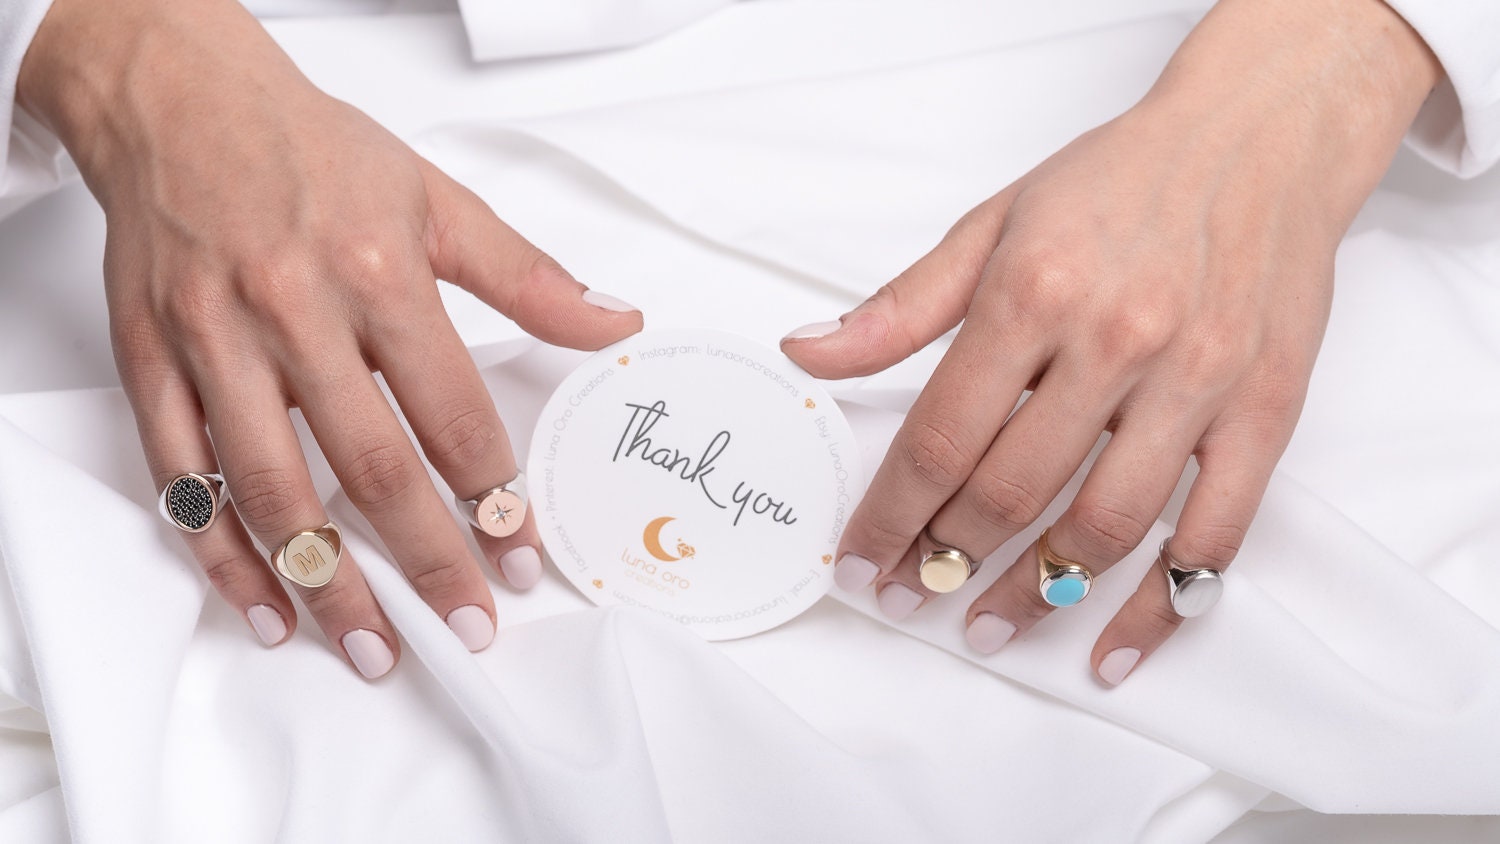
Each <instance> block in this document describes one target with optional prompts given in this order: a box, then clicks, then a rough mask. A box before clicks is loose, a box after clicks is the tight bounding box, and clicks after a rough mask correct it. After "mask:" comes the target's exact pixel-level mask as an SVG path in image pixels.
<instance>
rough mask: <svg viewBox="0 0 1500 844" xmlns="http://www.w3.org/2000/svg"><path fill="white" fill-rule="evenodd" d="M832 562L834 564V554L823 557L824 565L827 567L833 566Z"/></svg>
mask: <svg viewBox="0 0 1500 844" xmlns="http://www.w3.org/2000/svg"><path fill="white" fill-rule="evenodd" d="M832 562H833V555H832V554H824V555H823V565H825V566H826V565H829V564H831V563H832Z"/></svg>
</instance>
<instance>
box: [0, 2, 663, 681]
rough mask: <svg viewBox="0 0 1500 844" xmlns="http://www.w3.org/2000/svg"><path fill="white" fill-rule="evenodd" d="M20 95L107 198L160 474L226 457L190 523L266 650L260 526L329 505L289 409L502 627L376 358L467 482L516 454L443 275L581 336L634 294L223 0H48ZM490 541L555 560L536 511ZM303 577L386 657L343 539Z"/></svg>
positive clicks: (517, 315) (459, 619)
mask: <svg viewBox="0 0 1500 844" xmlns="http://www.w3.org/2000/svg"><path fill="white" fill-rule="evenodd" d="M19 96H20V98H21V102H22V105H23V106H25V107H26V108H27V109H28V110H30V111H32V112H33V113H34V114H36V115H37V116H39V117H40V118H41V119H43V120H44V121H46V122H47V123H48V124H49V125H50V126H51V127H52V128H53V129H54V130H55V131H56V132H57V133H58V135H59V137H60V138H62V140H63V142H64V143H65V144H66V145H67V147H68V149H69V150H70V152H71V153H72V154H73V156H74V158H75V160H76V161H77V163H78V165H79V168H80V170H81V171H82V173H83V175H84V179H85V181H86V182H87V183H88V185H89V187H90V189H91V190H92V191H93V192H94V194H95V195H96V196H97V197H98V199H99V201H100V203H101V204H102V205H103V207H104V211H105V216H106V220H107V223H108V239H107V247H106V256H105V281H106V286H107V292H108V302H109V309H110V319H111V329H112V333H113V337H114V345H115V356H116V360H117V362H118V364H119V368H120V376H121V379H122V381H123V383H124V386H125V390H126V393H127V394H128V396H129V397H130V401H131V404H132V405H133V406H134V408H135V413H136V421H137V423H138V425H139V428H140V433H141V439H142V441H143V444H144V446H145V450H146V456H147V460H148V463H149V464H150V467H151V472H152V475H153V477H154V478H155V480H156V483H157V489H161V488H162V486H163V485H165V484H166V482H167V481H168V480H169V479H170V478H172V477H174V476H176V475H178V474H181V473H183V472H197V473H200V474H201V473H208V472H217V471H222V473H223V475H224V476H225V479H226V481H227V484H228V488H229V492H230V495H231V497H232V500H233V503H234V508H233V511H232V512H234V513H236V514H237V515H238V517H239V518H238V520H236V519H235V518H233V517H232V516H231V517H226V518H222V519H221V520H220V521H218V522H216V523H215V524H213V525H212V526H211V527H210V528H209V529H208V530H206V531H204V532H202V533H199V534H185V535H184V536H185V538H186V540H187V542H188V544H189V545H190V546H191V548H192V550H193V553H194V555H195V556H196V557H197V558H198V560H199V562H201V563H202V565H203V567H204V569H205V571H206V572H207V573H208V576H209V579H210V580H211V581H212V582H213V584H214V586H215V587H216V588H217V589H218V591H219V592H220V594H222V595H223V596H224V598H225V599H226V600H228V601H229V602H230V603H231V604H232V605H233V606H234V607H235V608H236V609H238V610H240V611H241V612H242V613H244V614H245V615H246V618H247V620H248V621H249V622H250V623H251V625H252V626H253V627H254V629H255V631H256V633H258V634H259V635H260V637H261V639H262V640H264V641H265V643H266V644H268V645H271V644H276V643H277V642H280V641H282V640H284V639H285V638H286V637H287V636H288V635H290V633H291V631H292V629H293V628H294V626H295V621H296V614H295V612H294V610H293V607H292V604H291V601H290V600H289V598H288V596H287V593H286V591H285V590H284V589H283V587H282V585H281V583H280V582H279V581H278V579H277V577H276V576H275V574H273V572H272V570H271V569H270V568H269V567H268V565H267V563H266V558H265V556H263V555H262V554H261V553H260V552H258V551H257V550H256V549H255V547H254V546H253V545H252V544H251V543H250V539H249V536H248V535H247V534H246V531H245V529H246V528H248V529H249V531H250V533H251V534H253V535H254V536H255V537H256V538H258V539H259V540H260V542H261V543H262V545H263V546H264V547H266V548H268V549H275V548H277V547H279V546H280V545H281V544H282V543H283V542H285V541H286V540H287V539H288V538H290V537H291V536H292V535H293V534H295V533H297V532H299V531H303V530H308V529H312V528H316V527H318V526H320V525H322V524H324V523H325V522H327V521H328V517H327V514H326V513H324V511H323V507H322V504H321V503H320V501H319V499H318V496H317V495H316V493H315V492H314V489H313V484H312V481H311V478H310V476H309V472H308V468H307V465H306V463H305V462H304V460H303V456H302V451H301V448H300V445H299V443H298V439H297V435H296V433H295V432H294V429H293V427H292V422H291V419H290V418H289V416H288V413H287V411H288V408H291V407H298V408H301V410H302V413H303V415H304V416H305V418H306V420H307V423H308V426H309V427H310V428H311V430H312V432H313V434H314V435H315V436H316V438H317V441H318V444H319V446H320V447H321V448H322V450H323V452H324V455H325V456H326V457H327V459H328V462H329V464H330V465H331V466H332V468H333V470H334V472H335V473H336V474H337V476H338V478H339V480H340V481H341V482H342V484H343V487H344V489H345V491H346V492H347V493H348V495H349V497H350V499H351V500H352V501H353V502H354V503H355V504H356V505H357V506H358V507H359V508H360V510H361V511H362V512H363V513H364V514H365V515H366V516H367V517H368V518H369V520H370V522H371V524H373V525H374V527H375V529H376V530H377V531H378V532H379V534H380V536H381V538H382V539H383V540H384V541H385V543H386V545H387V546H388V547H389V548H390V549H391V552H392V553H393V554H394V555H395V558H396V560H397V561H398V562H399V563H400V565H401V567H402V569H403V570H404V571H405V573H406V575H407V577H408V578H409V579H410V580H411V582H412V584H413V585H414V586H415V587H416V589H417V591H418V592H419V593H420V594H421V595H422V596H423V598H424V599H425V600H426V601H427V603H428V604H429V605H430V606H431V607H432V609H433V610H434V611H436V612H437V613H438V614H439V615H440V616H441V617H443V618H444V619H446V620H447V621H448V623H449V624H450V626H452V627H453V629H454V631H455V632H456V633H457V634H458V636H459V637H460V639H462V641H463V643H464V644H465V645H467V646H468V647H469V648H470V649H471V650H478V649H479V648H482V647H484V646H485V645H487V644H488V643H489V641H490V639H491V638H492V636H493V635H494V629H495V625H494V613H495V610H494V605H493V602H492V601H491V598H490V592H489V589H488V587H487V585H486V583H485V579H484V576H483V574H482V572H481V571H480V569H479V568H477V567H476V566H475V563H474V560H473V558H472V556H471V555H470V553H469V551H468V549H467V547H466V544H465V542H464V538H463V534H462V533H461V531H460V527H459V525H458V524H456V523H455V522H454V520H453V517H452V515H451V513H450V512H449V510H448V507H447V505H446V504H445V503H444V499H443V497H442V496H441V495H440V494H439V492H438V490H436V489H435V488H434V487H433V485H432V484H431V483H430V482H429V480H428V476H427V473H426V470H425V469H424V467H423V465H422V462H421V459H420V458H419V457H418V455H417V452H416V450H415V449H414V448H413V446H412V443H411V441H410V440H409V439H408V437H407V435H406V434H405V432H404V431H403V430H402V427H401V424H400V421H399V420H398V418H397V415H396V414H395V413H394V412H393V410H392V408H391V406H390V404H389V403H388V402H387V401H386V398H385V396H384V395H382V392H381V389H380V387H379V385H378V384H377V382H376V380H375V379H374V378H373V377H372V375H371V372H372V371H373V370H379V371H380V372H381V373H382V374H383V375H384V378H385V381H386V383H387V385H388V386H389V387H390V391H391V393H392V394H394V396H395V398H396V400H397V402H398V403H399V404H400V407H401V411H402V413H403V415H404V416H405V419H406V421H407V422H408V423H409V424H410V426H411V429H412V431H413V432H414V433H415V435H416V438H417V441H418V442H419V443H420V444H421V447H422V450H423V452H424V453H425V454H426V455H427V458H428V460H430V461H431V463H432V465H433V466H434V467H435V468H436V469H437V470H438V472H440V473H441V474H442V476H443V478H444V480H445V481H446V482H447V484H448V485H449V486H450V487H451V488H452V490H453V491H454V492H456V493H458V494H459V495H460V496H462V497H466V498H467V497H470V496H474V495H477V494H479V493H480V492H482V491H484V490H488V489H490V488H492V487H495V486H498V485H499V484H501V483H504V482H507V481H510V480H511V479H512V478H514V477H515V476H516V474H517V465H516V459H515V456H514V455H513V454H512V452H511V447H510V443H509V441H508V440H507V438H506V433H505V428H504V426H503V425H502V424H501V421H500V418H499V416H498V415H497V414H496V412H495V408H494V405H493V404H492V402H491V401H490V398H489V394H488V393H487V392H486V390H485V388H484V385H483V383H482V382H481V380H480V377H479V375H478V373H477V371H476V370H475V367H474V364H473V362H472V360H471V359H470V357H469V355H468V354H467V352H466V350H465V348H464V345H463V343H462V342H461V341H460V340H459V338H458V335H457V334H456V333H455V331H454V329H453V326H452V325H451V324H450V323H449V321H448V318H447V316H446V314H445V312H444V310H443V307H442V304H441V303H440V301H439V298H438V291H437V286H436V284H435V281H434V279H435V277H440V278H444V279H447V280H450V281H452V282H454V283H456V284H458V285H460V286H462V287H463V288H465V289H466V290H468V291H469V292H471V293H473V294H474V295H475V296H477V297H479V298H480V299H481V300H483V301H484V302H486V303H488V304H489V305H491V306H493V307H494V308H496V309H497V310H499V311H500V312H502V313H504V314H506V315H507V316H509V317H510V318H512V319H514V320H516V321H517V322H518V323H519V324H520V325H521V326H522V327H523V328H525V329H526V330H527V331H529V332H530V333H532V334H534V335H536V336H537V337H539V338H541V339H543V340H546V341H548V342H552V343H558V344H561V345H566V346H572V347H575V348H586V349H594V348H599V347H601V346H604V345H606V344H608V343H611V342H613V341H615V340H618V339H620V338H622V337H625V336H627V335H629V334H631V333H633V332H635V331H638V330H639V329H640V327H641V316H640V314H639V313H638V312H636V311H635V310H634V309H633V308H631V307H629V306H628V305H625V304H623V303H621V302H619V301H618V300H614V299H611V298H610V297H607V296H602V295H600V294H595V293H590V292H588V291H587V290H586V288H584V287H583V286H582V285H581V284H579V283H578V282H577V281H575V280H573V278H572V277H571V276H569V275H568V274H567V272H565V271H564V270H563V269H562V268H561V267H560V266H558V265H557V263H556V262H554V261H553V260H552V259H551V258H549V257H547V255H545V254H543V253H542V252H541V251H540V250H538V249H537V248H536V247H535V246H533V245H532V244H530V243H528V242H527V241H526V240H525V239H523V238H522V237H520V236H519V235H518V234H516V233H515V232H514V231H512V230H511V229H510V228H508V227H507V226H506V225H505V224H504V223H502V222H501V221H500V220H499V219H497V218H496V217H495V216H494V214H493V213H492V212H491V211H490V210H489V208H488V207H486V206H485V204H484V203H483V202H482V201H481V200H480V199H479V198H478V197H476V196H475V195H474V194H472V193H470V192H469V191H467V190H465V189H464V188H463V187H461V186H459V185H458V184H457V183H455V182H454V181H452V180H451V179H449V178H448V177H447V176H445V175H443V174H442V173H441V172H439V171H438V170H437V169H436V168H435V167H433V166H432V165H431V164H429V163H427V162H426V161H424V160H423V159H421V158H420V157H418V156H417V155H416V154H415V153H413V152H412V151H411V150H410V149H409V148H407V147H406V146H405V145H404V144H402V143H401V142H400V141H398V140H397V139H396V138H395V137H393V136H392V135H390V134H389V133H388V132H386V131H385V130H384V129H382V128H381V127H380V126H378V125H376V124H375V123H374V122H373V121H371V120H370V119H369V118H368V117H366V116H365V115H363V114H362V113H360V112H359V111H357V110H355V109H354V108H351V107H350V106H348V105H346V104H344V103H341V102H338V101H335V100H333V99H331V98H329V97H327V96H326V95H324V94H323V93H321V92H320V91H318V90H317V89H316V88H314V87H313V86H312V85H311V84H310V83H309V82H308V81H307V80H306V79H305V78H304V77H303V76H302V75H301V74H300V73H299V72H298V71H297V69H296V68H295V67H294V66H293V65H292V63H291V61H290V60H289V59H288V58H287V57H286V56H285V55H284V54H283V53H282V52H281V51H280V50H279V49H278V48H277V47H276V45H275V44H274V43H273V42H272V41H271V40H270V38H269V37H268V36H267V35H266V33H265V32H264V30H262V29H261V27H260V25H259V24H258V23H257V22H256V21H255V20H254V19H253V18H251V17H250V16H249V15H248V14H247V13H246V12H245V11H244V10H243V9H242V8H241V7H240V6H239V5H238V4H237V3H234V2H230V0H192V2H187V0H109V2H104V0H57V2H56V3H55V5H54V6H53V8H52V10H51V12H50V13H49V14H48V16H47V18H46V19H45V20H44V21H43V23H42V26H41V29H40V31H39V32H38V34H37V37H36V40H35V41H34V42H33V44H32V47H31V49H30V51H29V52H28V55H27V57H26V61H25V64H24V65H23V68H22V76H21V80H20V83H19ZM205 424H206V426H207V434H205ZM209 435H211V436H212V441H211V442H210V436H209ZM475 536H476V538H477V540H478V542H479V547H480V548H481V550H482V551H483V553H484V555H485V556H486V557H487V558H489V559H490V560H491V561H494V562H496V563H497V564H498V566H499V568H500V570H501V571H502V573H503V574H504V576H505V577H506V578H507V579H508V580H509V581H510V583H511V584H512V585H513V586H515V587H518V588H522V589H524V588H527V587H529V586H531V585H532V584H533V583H535V581H536V580H537V578H538V577H539V576H540V574H541V561H540V557H539V556H538V553H537V550H536V548H537V534H536V528H535V525H534V523H533V522H532V520H531V519H530V517H529V516H528V518H527V519H526V521H525V523H524V524H523V525H522V527H521V529H520V530H519V531H518V532H516V533H514V534H513V535H511V536H509V537H506V538H504V539H496V538H493V537H490V536H488V535H486V534H483V533H480V532H478V531H475ZM298 588H299V590H300V592H301V596H302V599H303V601H304V602H305V603H306V605H307V607H308V609H309V610H311V612H312V614H313V616H314V617H315V618H316V619H317V621H318V624H319V625H320V626H321V627H322V628H323V631H324V633H325V634H327V636H328V638H329V639H330V640H331V641H333V642H335V643H338V644H339V645H340V646H341V649H342V650H343V652H344V653H345V654H346V656H347V657H348V658H349V660H350V661H351V663H352V664H353V665H354V667H356V668H357V669H358V670H359V671H360V672H361V673H362V674H364V675H365V676H366V677H371V678H373V677H377V676H380V675H382V674H384V673H385V672H386V671H388V670H389V669H390V668H391V666H392V665H394V663H395V659H396V654H397V644H396V634H395V631H394V630H393V629H392V627H391V625H390V622H389V621H388V620H387V619H386V618H385V616H384V615H383V614H382V612H381V609H380V607H379V606H378V605H377V604H376V601H375V598H374V596H373V595H372V594H371V592H370V590H369V588H368V587H367V585H366V584H365V581H364V579H363V578H362V576H361V575H360V572H359V569H358V568H357V567H356V566H355V565H354V562H353V561H352V560H349V559H347V555H346V559H345V560H344V562H343V564H342V565H340V567H339V568H338V569H337V572H336V574H335V576H334V578H333V580H332V582H331V583H329V584H328V585H327V586H324V587H322V588H319V589H305V588H302V587H298Z"/></svg>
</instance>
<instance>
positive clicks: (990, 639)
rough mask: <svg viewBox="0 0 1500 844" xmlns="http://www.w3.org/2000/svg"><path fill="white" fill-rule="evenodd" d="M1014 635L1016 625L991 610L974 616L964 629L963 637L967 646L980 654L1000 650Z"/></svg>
mask: <svg viewBox="0 0 1500 844" xmlns="http://www.w3.org/2000/svg"><path fill="white" fill-rule="evenodd" d="M1014 635H1016V626H1015V625H1014V624H1011V623H1010V622H1008V621H1006V620H1005V619H1003V618H1001V617H1000V616H998V615H995V614H994V613H992V612H982V613H980V614H979V615H976V616H974V620H973V621H972V622H970V623H969V627H968V629H967V630H965V631H964V639H966V640H967V641H968V643H969V647H971V648H973V649H974V650H976V651H979V652H980V653H982V654H992V653H994V652H995V651H998V650H1000V649H1001V648H1002V647H1005V643H1006V642H1009V641H1010V637H1012V636H1014Z"/></svg>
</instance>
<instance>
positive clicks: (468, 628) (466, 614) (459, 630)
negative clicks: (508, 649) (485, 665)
mask: <svg viewBox="0 0 1500 844" xmlns="http://www.w3.org/2000/svg"><path fill="white" fill-rule="evenodd" d="M447 621H448V627H449V629H451V630H452V631H453V635H455V636H457V637H458V641H460V642H463V643H464V647H466V648H468V649H469V650H470V651H482V650H484V649H485V648H487V647H489V646H490V642H491V641H492V640H493V639H494V638H495V622H493V621H491V620H490V614H489V613H487V612H485V611H484V608H483V607H478V606H475V605H473V604H469V605H467V606H462V607H459V608H458V609H456V610H454V611H453V612H450V613H448V618H447Z"/></svg>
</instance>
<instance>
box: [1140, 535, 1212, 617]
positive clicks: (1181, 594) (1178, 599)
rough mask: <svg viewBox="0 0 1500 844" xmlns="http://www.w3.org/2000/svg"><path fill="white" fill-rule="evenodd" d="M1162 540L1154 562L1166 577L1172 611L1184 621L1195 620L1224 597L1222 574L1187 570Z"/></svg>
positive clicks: (1166, 540) (1206, 570) (1164, 540)
mask: <svg viewBox="0 0 1500 844" xmlns="http://www.w3.org/2000/svg"><path fill="white" fill-rule="evenodd" d="M1170 539H1171V537H1168V538H1167V539H1163V540H1162V541H1161V551H1159V552H1158V553H1157V555H1156V563H1157V565H1159V566H1161V570H1162V572H1163V573H1164V574H1166V576H1167V596H1168V598H1169V599H1170V600H1171V602H1172V611H1173V612H1175V613H1177V614H1178V615H1180V616H1182V617H1183V618H1194V617H1196V616H1200V615H1203V614H1204V613H1206V612H1208V611H1209V610H1211V609H1213V608H1214V604H1217V603H1218V602H1219V597H1220V596H1221V595H1223V594H1224V574H1223V573H1222V572H1220V571H1218V570H1216V569H1194V568H1188V567H1187V566H1185V565H1183V564H1182V563H1180V562H1178V561H1177V558H1175V557H1173V556H1172V552H1170V551H1168V550H1167V542H1168V541H1169V540H1170Z"/></svg>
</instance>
